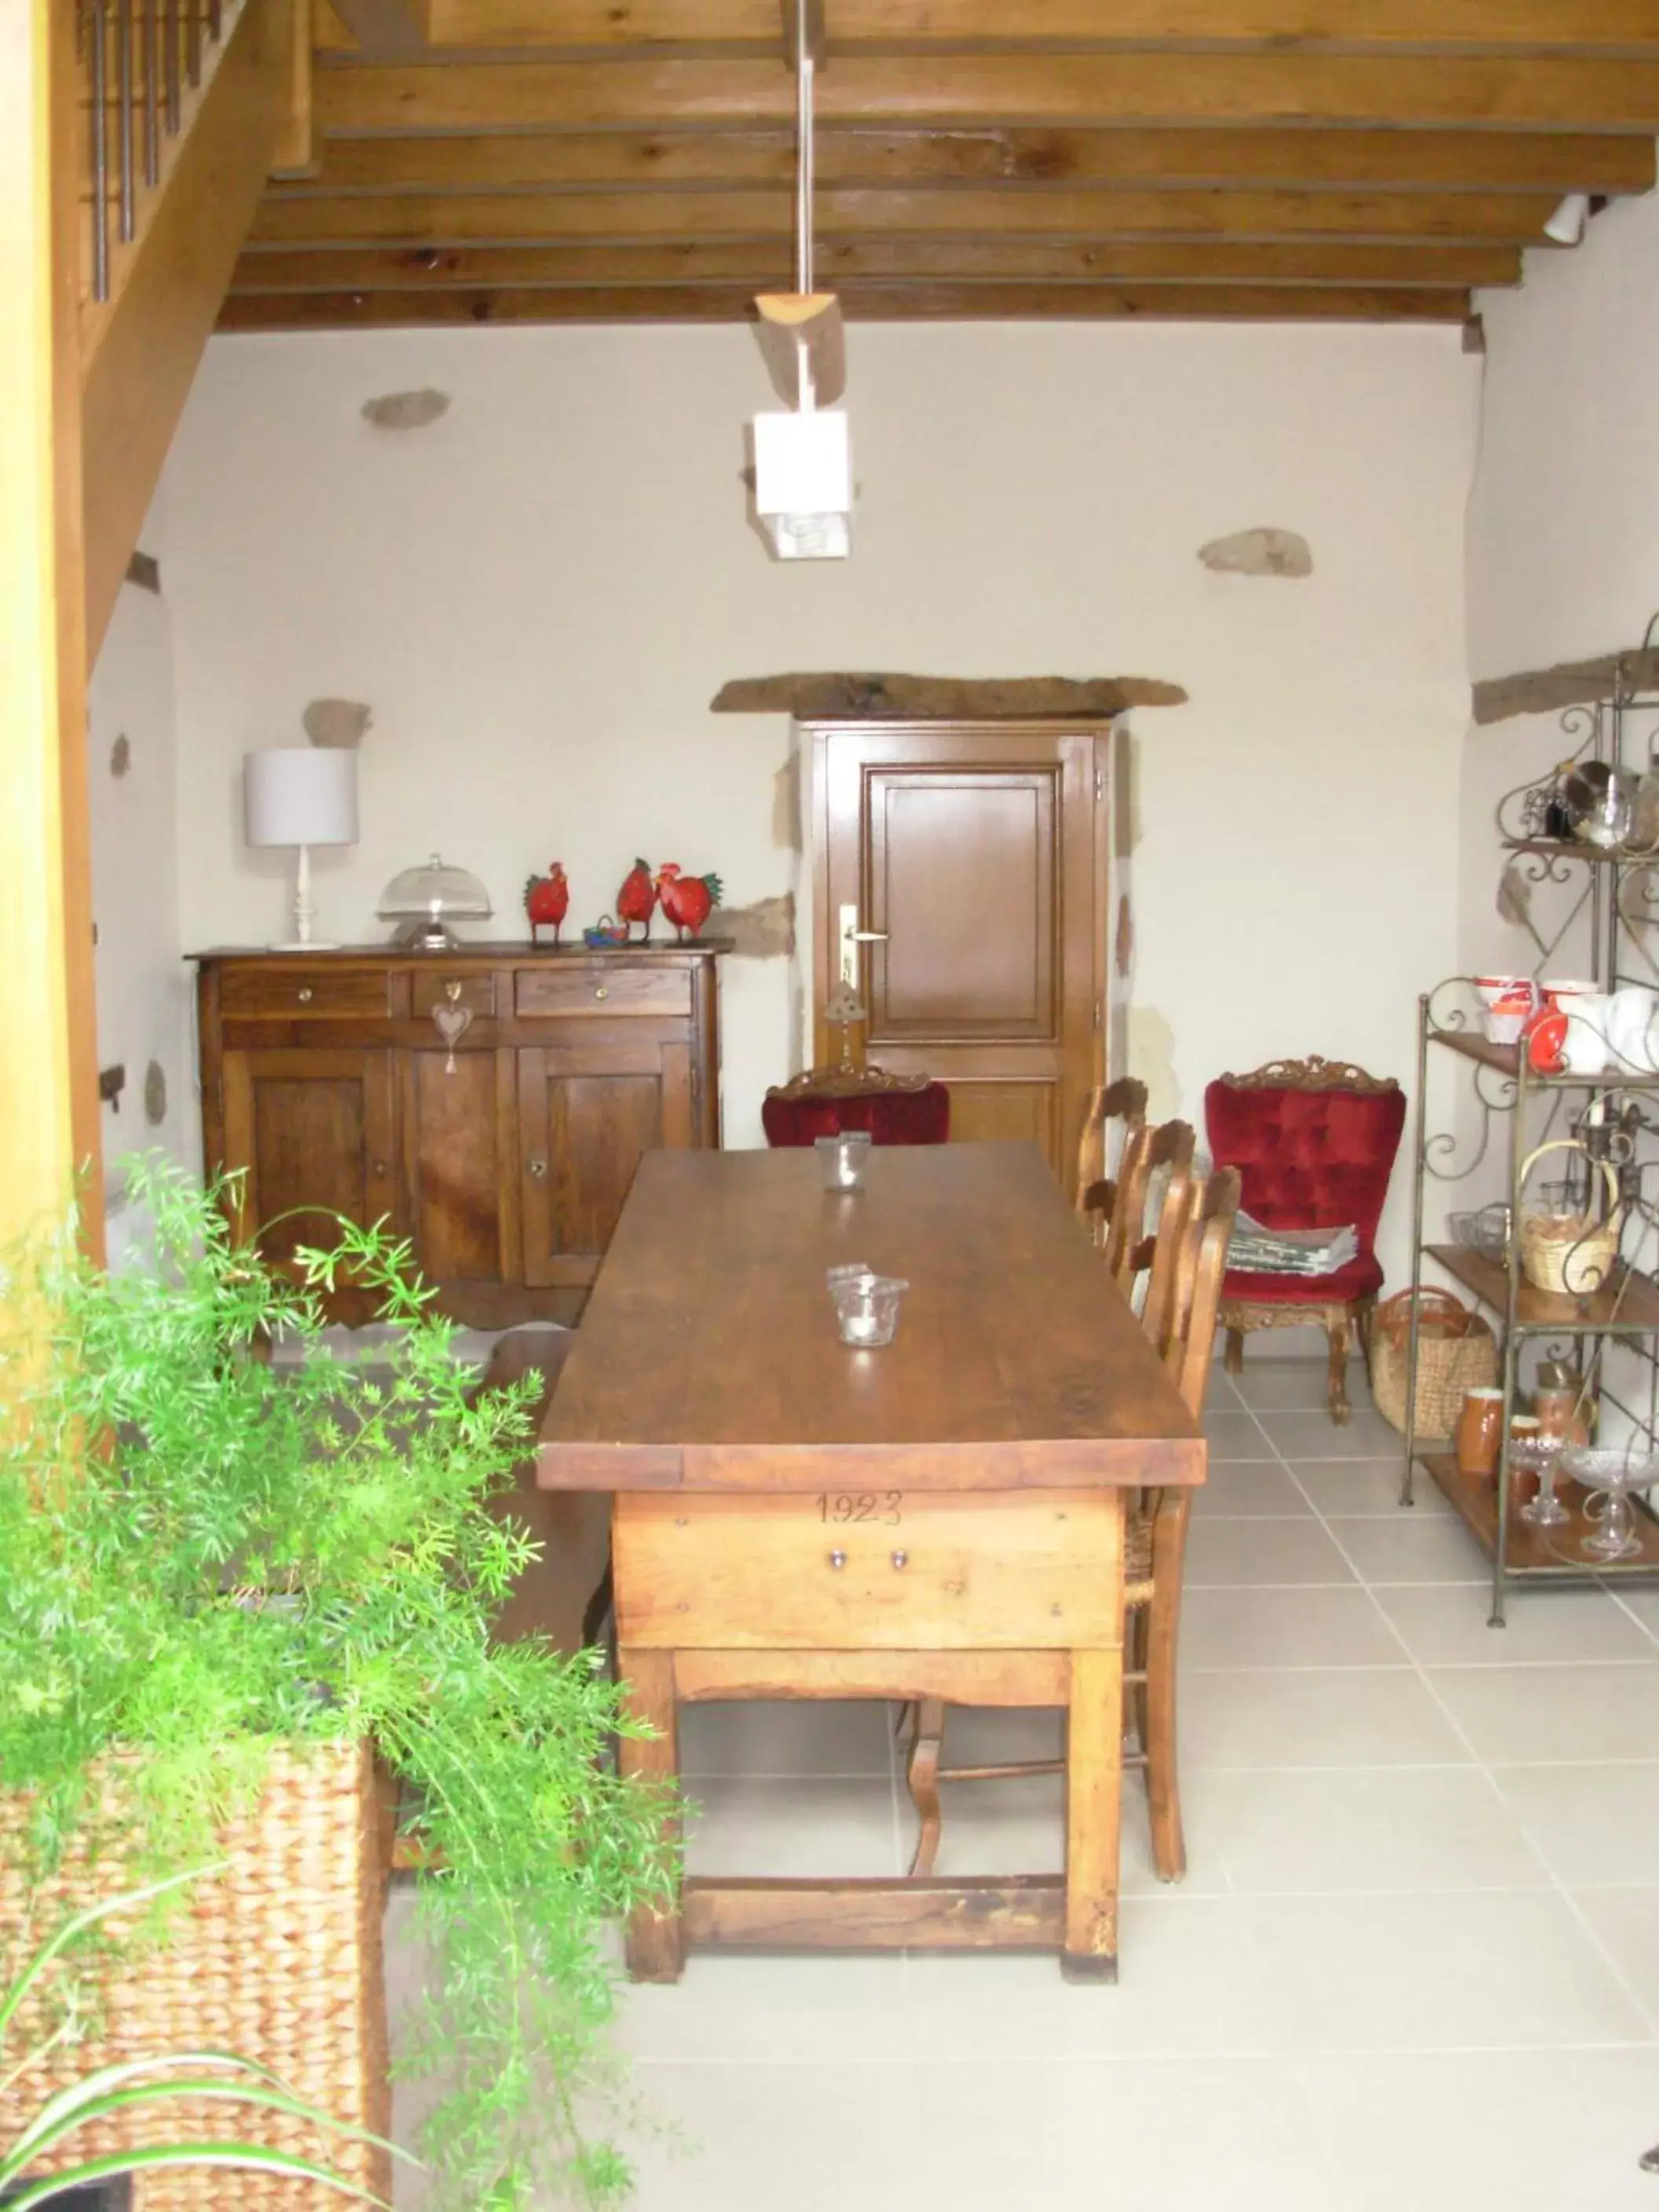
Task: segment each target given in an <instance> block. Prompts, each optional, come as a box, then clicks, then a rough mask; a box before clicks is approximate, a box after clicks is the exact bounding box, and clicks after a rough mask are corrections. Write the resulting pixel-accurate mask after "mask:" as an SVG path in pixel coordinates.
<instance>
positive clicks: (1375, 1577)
mask: <svg viewBox="0 0 1659 2212" xmlns="http://www.w3.org/2000/svg"><path fill="white" fill-rule="evenodd" d="M1329 1528H1330V1532H1331V1534H1332V1535H1333V1536H1334V1538H1335V1539H1336V1541H1337V1542H1338V1543H1339V1544H1340V1546H1341V1547H1342V1549H1343V1550H1344V1551H1345V1552H1346V1553H1347V1555H1348V1557H1349V1559H1352V1562H1353V1565H1354V1567H1355V1569H1356V1570H1357V1571H1358V1574H1359V1576H1360V1577H1361V1579H1362V1580H1364V1581H1365V1582H1367V1583H1376V1584H1381V1583H1481V1582H1485V1581H1486V1577H1487V1574H1488V1564H1487V1559H1486V1553H1484V1552H1483V1551H1482V1550H1481V1548H1480V1546H1479V1544H1477V1543H1476V1542H1475V1541H1474V1537H1473V1536H1471V1535H1470V1534H1469V1532H1468V1529H1467V1528H1465V1527H1464V1526H1463V1524H1462V1522H1461V1521H1460V1520H1458V1519H1457V1517H1456V1516H1455V1514H1450V1513H1419V1512H1418V1511H1417V1510H1416V1509H1415V1508H1414V1507H1413V1508H1412V1509H1411V1510H1407V1509H1406V1508H1405V1507H1404V1506H1401V1507H1400V1508H1399V1509H1398V1510H1396V1512H1395V1517H1394V1518H1393V1519H1392V1520H1386V1519H1383V1518H1380V1517H1376V1518H1373V1517H1370V1516H1367V1517H1364V1518H1361V1519H1358V1520H1352V1521H1350V1520H1336V1519H1332V1520H1331V1522H1329Z"/></svg>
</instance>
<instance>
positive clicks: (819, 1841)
mask: <svg viewBox="0 0 1659 2212" xmlns="http://www.w3.org/2000/svg"><path fill="white" fill-rule="evenodd" d="M686 1796H687V1799H688V1800H689V1802H690V1814H689V1816H688V1819H687V1821H686V1844H685V1863H686V1867H687V1869H688V1871H689V1872H690V1873H692V1874H703V1875H802V1876H805V1875H890V1874H897V1873H898V1872H900V1871H901V1869H900V1868H899V1865H898V1845H897V1843H896V1839H895V1834H894V1826H893V1821H894V1806H893V1792H892V1787H891V1784H889V1783H885V1782H863V1781H818V1780H811V1781H799V1782H775V1781H747V1780H743V1779H727V1778H722V1777H718V1776H711V1777H709V1778H706V1779H703V1780H698V1781H688V1782H687V1784H686Z"/></svg>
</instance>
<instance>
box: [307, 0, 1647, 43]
mask: <svg viewBox="0 0 1659 2212" xmlns="http://www.w3.org/2000/svg"><path fill="white" fill-rule="evenodd" d="M345 4H346V5H349V4H352V0H345ZM356 4H361V0H356ZM431 10H432V27H431V36H432V40H433V42H434V44H435V45H437V46H475V47H477V46H497V47H499V46H543V47H545V46H663V45H679V44H687V45H690V44H693V43H697V42H712V43H719V44H722V45H724V44H738V43H747V42H757V43H758V42H761V41H764V40H775V39H776V38H777V37H778V29H779V26H778V13H777V10H778V0H626V3H625V4H618V0H559V4H558V5H557V6H556V8H554V7H549V6H548V5H547V0H431ZM1013 17H1014V11H1013V10H1012V9H1011V8H1010V6H1009V4H1008V0H835V7H834V9H833V12H832V16H831V24H830V27H831V29H832V31H833V33H834V38H833V41H832V46H831V51H832V52H833V51H836V49H839V48H841V47H844V46H856V45H858V44H860V43H878V42H881V41H889V42H890V41H893V40H915V41H918V42H921V41H927V42H933V43H943V42H945V41H948V40H970V39H978V40H995V41H1001V40H1006V37H1007V35H1008V33H1009V27H1010V22H1011V19H1012V18H1013ZM1016 20H1017V21H1018V27H1019V31H1020V33H1021V34H1022V35H1023V36H1024V37H1027V38H1031V39H1039V40H1068V41H1073V42H1075V41H1079V40H1102V39H1119V40H1137V39H1156V40H1180V39H1185V40H1244V41H1248V40H1256V41H1259V42H1261V43H1264V44H1266V43H1273V44H1276V45H1277V44H1285V43H1287V42H1308V43H1328V42H1335V41H1340V42H1344V43H1358V44H1364V45H1379V46H1473V47H1481V46H1546V47H1562V46H1571V47H1575V48H1578V49H1582V50H1585V51H1595V50H1596V49H1607V48H1609V47H1611V48H1625V47H1633V46H1641V45H1643V44H1647V45H1651V44H1653V43H1654V41H1655V40H1656V36H1659V34H1656V32H1655V28H1654V19H1653V9H1652V7H1651V5H1650V0H1022V4H1021V5H1020V7H1019V9H1018V16H1017V19H1016Z"/></svg>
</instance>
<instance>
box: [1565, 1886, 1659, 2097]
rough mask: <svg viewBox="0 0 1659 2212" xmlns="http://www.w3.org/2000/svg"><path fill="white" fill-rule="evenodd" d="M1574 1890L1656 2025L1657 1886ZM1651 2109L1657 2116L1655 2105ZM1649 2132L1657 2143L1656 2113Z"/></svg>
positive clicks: (1616, 1965) (1658, 1998) (1617, 1968)
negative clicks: (1651, 2129)
mask: <svg viewBox="0 0 1659 2212" xmlns="http://www.w3.org/2000/svg"><path fill="white" fill-rule="evenodd" d="M1572 1894H1573V1902H1574V1904H1575V1905H1577V1908H1578V1910H1579V1911H1580V1912H1582V1913H1583V1916H1584V1917H1585V1919H1586V1920H1588V1921H1589V1924H1590V1926H1591V1928H1592V1929H1594V1930H1595V1935H1596V1937H1597V1939H1598V1940H1599V1941H1600V1942H1601V1948H1602V1949H1603V1950H1604V1951H1605V1952H1606V1953H1607V1956H1608V1958H1609V1959H1611V1960H1612V1961H1613V1968H1614V1971H1615V1972H1617V1974H1618V1975H1619V1978H1620V1980H1621V1981H1622V1982H1623V1983H1624V1984H1625V1986H1626V1988H1627V1989H1628V1990H1630V1992H1631V1994H1632V1996H1634V1997H1635V1999H1636V2001H1637V2002H1638V2004H1639V2005H1640V2006H1641V2008H1642V2009H1643V2010H1644V2012H1645V2013H1646V2015H1647V2016H1648V2021H1649V2024H1650V2026H1652V2027H1659V1887H1653V1888H1651V1889H1575V1890H1574V1891H1573V1893H1572ZM1654 2110H1655V2113H1656V2115H1659V2103H1656V2105H1655V2107H1654ZM1653 2134H1654V2138H1655V2140H1656V2141H1659V2117H1656V2119H1655V2121H1654V2125H1653Z"/></svg>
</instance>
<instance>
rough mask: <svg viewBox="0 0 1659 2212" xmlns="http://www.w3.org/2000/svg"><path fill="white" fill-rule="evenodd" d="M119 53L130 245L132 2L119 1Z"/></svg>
mask: <svg viewBox="0 0 1659 2212" xmlns="http://www.w3.org/2000/svg"><path fill="white" fill-rule="evenodd" d="M115 52H116V71H117V81H118V83H119V85H120V88H121V112H120V114H119V116H118V118H117V122H116V129H117V131H118V132H119V134H120V136H119V137H118V141H117V143H118V146H119V148H120V163H121V239H122V242H123V244H126V243H128V242H129V241H130V240H131V238H132V235H133V233H134V230H135V229H136V228H137V223H136V220H135V214H134V208H133V176H132V161H133V155H132V135H133V134H132V0H115Z"/></svg>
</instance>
